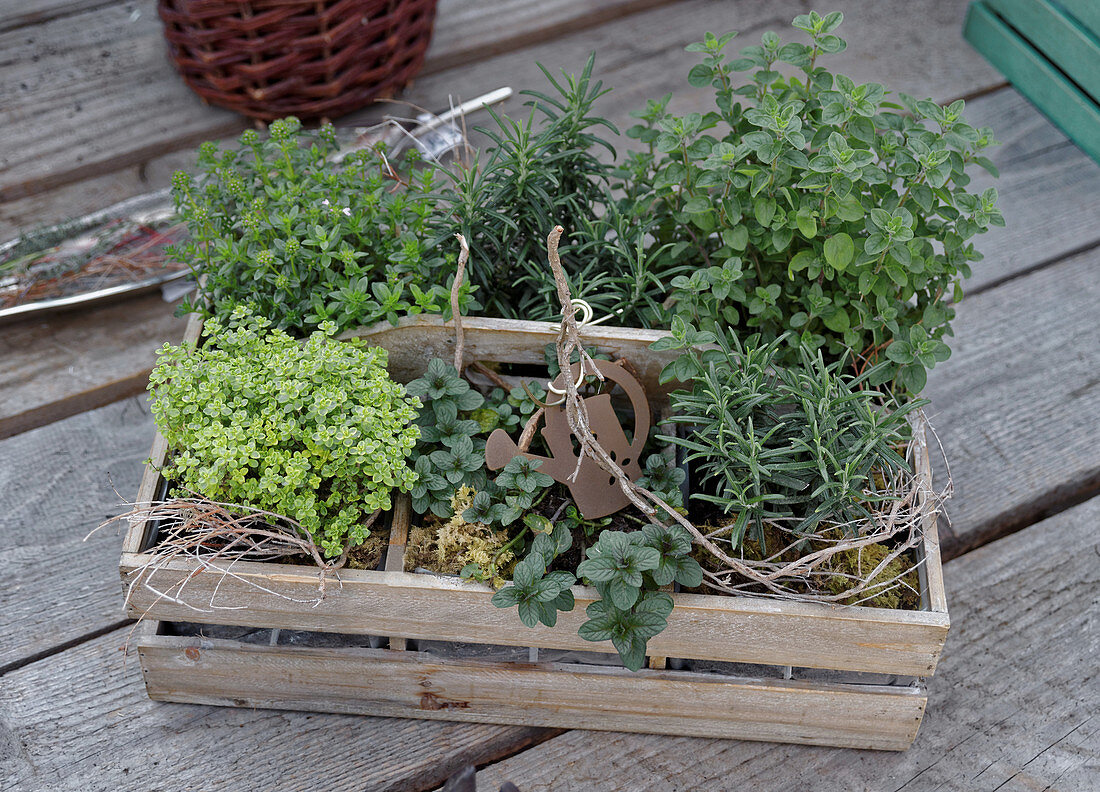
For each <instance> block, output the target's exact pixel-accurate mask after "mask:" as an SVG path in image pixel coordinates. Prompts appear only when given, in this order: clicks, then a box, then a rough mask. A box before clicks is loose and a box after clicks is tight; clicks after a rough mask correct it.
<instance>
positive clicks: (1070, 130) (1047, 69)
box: [963, 0, 1100, 161]
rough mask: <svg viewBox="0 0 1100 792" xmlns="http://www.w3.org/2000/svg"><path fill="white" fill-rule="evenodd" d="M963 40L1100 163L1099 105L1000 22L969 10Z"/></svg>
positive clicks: (984, 11)
mask: <svg viewBox="0 0 1100 792" xmlns="http://www.w3.org/2000/svg"><path fill="white" fill-rule="evenodd" d="M963 35H964V36H965V38H966V39H967V41H969V42H970V43H971V44H973V45H974V47H975V48H976V49H977V50H978V51H979V52H981V53H982V54H983V55H985V57H986V58H987V59H988V60H989V61H990V63H992V64H993V65H994V66H996V67H997V68H998V69H1000V70H1001V72H1002V73H1003V74H1004V75H1005V76H1006V77H1007V78H1008V79H1009V80H1010V81H1011V82H1012V83H1013V84H1014V85H1015V86H1016V87H1017V88H1018V89H1019V90H1020V93H1022V94H1024V96H1026V97H1027V98H1028V99H1030V100H1031V101H1032V102H1034V103H1035V105H1036V106H1037V107H1038V108H1039V109H1040V110H1042V111H1043V112H1044V113H1046V115H1047V116H1048V117H1049V118H1050V119H1051V121H1053V122H1054V123H1055V124H1056V125H1057V126H1058V127H1060V128H1061V129H1062V131H1063V132H1065V133H1066V135H1068V136H1069V137H1070V139H1072V140H1073V141H1074V142H1075V143H1076V144H1077V145H1078V146H1080V147H1081V149H1082V150H1083V151H1084V152H1085V153H1087V154H1088V155H1089V156H1091V157H1092V158H1093V159H1095V160H1097V161H1100V106H1097V104H1096V103H1095V102H1093V101H1092V100H1091V99H1090V98H1089V96H1088V95H1087V94H1086V93H1084V92H1083V91H1082V90H1081V89H1080V88H1078V87H1077V86H1076V85H1074V84H1073V83H1072V82H1071V81H1070V80H1068V79H1067V78H1066V77H1065V75H1063V74H1062V73H1061V72H1060V71H1059V70H1058V69H1057V67H1055V66H1054V65H1052V64H1051V63H1050V61H1048V60H1047V59H1046V58H1045V57H1044V56H1043V54H1042V53H1040V52H1038V51H1037V50H1036V49H1035V48H1034V47H1033V46H1032V45H1031V44H1029V43H1028V42H1027V41H1025V40H1024V39H1023V38H1021V37H1020V36H1019V35H1018V34H1017V33H1016V32H1015V31H1014V30H1013V29H1012V28H1011V27H1010V26H1009V25H1008V24H1006V23H1005V22H1004V21H1003V20H1002V19H1000V18H999V17H998V16H997V15H996V14H995V13H994V12H993V11H992V10H991V8H990V6H989V4H988V2H986V1H985V0H976V2H974V3H972V4H971V5H970V9H969V11H968V13H967V16H966V26H965V28H964V31H963Z"/></svg>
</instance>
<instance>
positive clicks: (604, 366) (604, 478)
mask: <svg viewBox="0 0 1100 792" xmlns="http://www.w3.org/2000/svg"><path fill="white" fill-rule="evenodd" d="M576 302H581V301H579V300H578V301H576ZM584 307H587V305H585V306H584ZM590 312H591V309H590V308H589V309H588V312H586V313H589V315H590ZM593 364H595V366H596V369H597V371H598V372H599V373H600V374H601V375H602V377H603V379H605V380H609V381H611V382H613V383H615V384H616V385H618V386H619V387H621V388H622V389H623V391H624V392H625V393H626V395H627V397H628V398H629V399H630V406H631V408H632V409H633V410H634V432H633V437H632V439H631V440H627V436H626V432H625V431H624V429H623V426H622V423H621V422H620V421H619V417H618V416H617V415H616V414H615V410H614V408H613V407H612V405H611V394H610V393H600V394H597V395H596V396H589V397H586V398H585V399H584V400H583V401H584V406H585V408H586V409H587V411H588V428H589V429H590V431H591V432H592V434H593V435H594V436H595V438H596V440H597V441H598V442H599V444H600V446H601V447H602V448H603V449H604V450H605V451H607V453H608V454H609V455H610V456H611V458H612V459H614V460H615V462H616V463H617V464H618V465H619V467H621V468H622V469H623V472H624V473H625V474H626V476H627V478H629V479H630V480H631V481H636V480H637V479H638V478H639V477H640V476H641V475H642V466H641V454H642V448H643V447H644V446H645V442H646V439H647V438H648V436H649V423H650V412H649V400H648V399H647V398H646V395H645V389H644V388H643V387H642V384H641V383H640V382H638V380H637V379H635V378H634V377H633V376H631V374H630V373H629V372H628V371H627V370H626V369H625V368H623V367H622V366H621V365H618V364H616V363H612V362H609V361H606V360H594V361H590V362H589V363H588V364H587V367H588V368H590V367H591V366H592V365H593ZM588 373H594V372H589V371H584V370H582V364H581V363H574V364H573V365H572V366H570V367H569V371H568V372H562V373H561V374H559V375H558V377H557V379H555V380H554V381H553V382H551V383H549V384H548V390H549V391H550V393H557V394H564V393H565V387H564V386H565V377H566V376H569V377H573V378H574V382H577V385H578V387H579V386H580V385H581V383H582V382H583V379H584V376H585V375H586V374H588ZM562 402H564V397H563V398H562V401H561V402H558V403H556V404H552V405H548V406H545V407H543V416H544V419H545V425H544V426H543V427H542V429H541V433H542V436H543V438H544V439H545V440H546V446H547V448H549V449H550V456H548V457H545V456H539V455H538V454H529V453H526V451H525V450H523V449H521V448H520V447H519V446H518V445H517V444H516V443H515V441H514V440H512V438H511V437H509V436H508V433H507V432H505V431H504V430H503V429H497V430H495V431H494V432H493V433H492V434H491V435H489V439H488V441H487V442H486V444H485V464H486V466H488V468H489V469H490V470H499V469H500V468H502V467H504V466H505V465H507V464H508V462H509V461H511V459H512V458H513V457H516V456H523V457H526V458H527V459H534V460H538V461H540V462H542V464H541V465H540V466H539V472H540V473H545V474H547V475H548V476H550V477H551V478H553V479H554V481H557V482H560V483H562V484H564V485H565V486H566V487H568V488H569V494H570V495H572V496H573V500H574V502H575V503H576V504H577V509H578V511H580V513H581V515H582V516H583V517H584V518H585V519H588V520H594V519H597V518H599V517H606V516H607V515H609V514H614V513H615V512H617V511H619V510H620V509H622V508H624V507H626V506H627V505H629V503H630V500H629V499H628V498H627V496H626V493H625V492H623V489H622V487H621V486H620V485H619V482H618V480H617V479H616V478H615V477H614V476H612V475H611V474H610V473H608V472H607V471H605V470H604V469H603V468H601V467H600V465H599V463H598V462H596V460H595V459H593V458H592V457H590V456H588V455H585V456H584V457H583V458H581V459H580V464H579V467H578V462H577V460H578V455H577V451H575V450H574V436H573V431H572V429H570V427H569V420H568V418H567V417H566V415H565V410H564V408H563V407H562V406H561V405H562Z"/></svg>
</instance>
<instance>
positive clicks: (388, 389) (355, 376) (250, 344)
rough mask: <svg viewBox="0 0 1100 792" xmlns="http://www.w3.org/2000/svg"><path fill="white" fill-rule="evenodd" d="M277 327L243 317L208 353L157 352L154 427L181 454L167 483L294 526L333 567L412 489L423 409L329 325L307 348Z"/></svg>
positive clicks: (378, 355)
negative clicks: (397, 496) (376, 517)
mask: <svg viewBox="0 0 1100 792" xmlns="http://www.w3.org/2000/svg"><path fill="white" fill-rule="evenodd" d="M270 325H271V323H270V321H269V320H267V319H265V318H262V317H256V316H252V315H250V314H248V312H247V310H246V309H244V308H241V307H239V308H237V309H236V310H235V311H233V313H232V314H230V316H229V317H228V318H227V320H226V321H225V322H224V323H223V322H222V321H221V320H218V319H210V320H208V321H207V322H206V324H205V328H204V329H205V333H206V340H205V343H204V344H203V345H202V346H201V347H199V348H196V347H195V345H194V344H184V345H180V346H171V345H167V344H166V345H165V346H164V347H163V348H162V349H161V350H159V351H158V355H159V360H158V362H157V365H156V368H155V369H154V370H153V373H152V376H151V377H150V381H149V390H150V391H151V392H152V394H153V407H152V409H153V418H154V419H155V421H156V424H157V428H158V429H159V430H160V432H161V434H163V435H164V438H165V439H166V440H167V441H168V445H169V447H170V448H172V449H174V450H175V452H176V453H175V455H174V456H173V457H172V460H171V463H170V464H169V465H168V466H167V467H166V468H165V469H164V471H163V472H164V475H165V478H167V479H168V480H169V481H170V482H174V483H176V485H177V486H178V487H182V488H184V489H186V490H190V491H192V492H195V493H199V494H201V495H203V496H205V497H207V498H210V499H211V500H216V501H221V502H225V503H231V504H238V505H241V506H248V507H252V508H256V509H262V510H265V511H269V512H273V513H275V514H282V515H285V516H287V517H291V518H292V519H294V520H296V521H297V522H298V523H299V524H300V525H301V526H302V527H303V528H304V529H305V530H306V531H308V532H309V535H310V538H311V539H312V541H313V542H314V543H315V544H317V545H319V546H320V547H321V548H322V550H323V553H324V555H325V556H327V557H329V558H331V557H335V556H338V555H340V554H341V553H342V552H343V551H344V550H345V548H347V547H349V546H355V545H358V544H361V543H362V542H363V541H364V540H365V539H366V538H367V536H368V535H369V531H368V530H367V529H366V528H365V523H366V521H367V518H368V517H369V516H370V515H371V514H372V513H373V512H375V511H376V510H379V509H382V510H385V509H389V508H390V507H391V505H392V499H391V492H392V491H393V490H394V489H396V490H398V491H400V492H408V491H409V490H410V489H411V488H412V487H413V486H414V484H415V483H416V474H415V473H414V471H413V470H412V468H411V467H410V466H409V465H408V462H407V459H408V457H409V456H410V454H411V453H412V450H413V446H414V445H415V443H416V439H417V428H416V427H415V426H414V425H413V424H412V421H413V419H414V418H415V417H416V409H417V401H416V399H414V398H411V397H410V396H409V395H407V393H406V391H405V389H404V388H403V387H402V386H401V385H399V384H397V383H396V382H394V381H393V380H391V379H390V378H389V376H388V375H387V374H386V363H387V355H386V352H385V350H382V349H378V348H368V347H366V346H365V345H363V344H362V343H361V342H358V341H354V342H347V343H342V342H338V341H336V340H335V339H334V338H333V337H332V336H333V334H334V333H335V332H336V327H335V325H333V324H332V323H331V322H328V323H325V325H324V327H323V328H322V330H320V331H317V332H315V333H313V334H311V335H310V336H309V338H308V339H306V341H305V343H304V344H303V343H299V342H298V341H296V340H295V339H293V338H292V337H291V336H289V335H287V334H286V333H285V332H282V331H280V330H274V329H272V328H271V326H270Z"/></svg>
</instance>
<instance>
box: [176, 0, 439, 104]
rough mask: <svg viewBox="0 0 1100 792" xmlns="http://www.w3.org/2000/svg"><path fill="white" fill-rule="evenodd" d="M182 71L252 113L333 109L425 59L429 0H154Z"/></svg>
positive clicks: (219, 98) (383, 91)
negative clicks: (158, 6) (156, 0)
mask: <svg viewBox="0 0 1100 792" xmlns="http://www.w3.org/2000/svg"><path fill="white" fill-rule="evenodd" d="M159 5H160V16H161V19H162V20H164V26H165V32H164V34H165V38H167V40H168V46H169V50H170V53H171V57H172V59H173V61H174V62H175V64H176V68H177V69H178V70H179V72H180V74H182V75H183V79H184V80H185V81H186V82H187V84H188V85H189V86H191V88H192V89H193V90H194V91H195V92H196V93H198V94H199V96H201V97H202V98H203V99H204V100H206V101H207V102H210V103H211V104H215V105H220V106H221V107H227V108H229V109H231V110H236V111H237V112H240V113H244V114H245V115H248V116H251V117H253V118H260V119H264V120H271V119H275V118H281V117H283V116H287V115H296V116H298V117H299V118H302V119H316V118H321V117H336V116H339V115H342V114H344V113H347V112H350V111H352V110H355V109H357V108H359V107H362V106H363V105H365V104H367V103H368V102H369V101H371V100H372V99H375V98H377V97H381V96H390V95H392V94H393V93H394V92H396V91H397V90H399V89H400V88H402V87H404V86H405V85H406V84H407V83H408V82H409V80H410V79H412V77H413V75H414V74H416V72H417V71H418V70H419V69H420V67H421V66H422V65H423V63H424V54H425V52H426V51H427V49H428V42H429V41H430V40H431V35H432V23H433V22H434V20H435V6H436V0H313V2H307V0H160V2H159Z"/></svg>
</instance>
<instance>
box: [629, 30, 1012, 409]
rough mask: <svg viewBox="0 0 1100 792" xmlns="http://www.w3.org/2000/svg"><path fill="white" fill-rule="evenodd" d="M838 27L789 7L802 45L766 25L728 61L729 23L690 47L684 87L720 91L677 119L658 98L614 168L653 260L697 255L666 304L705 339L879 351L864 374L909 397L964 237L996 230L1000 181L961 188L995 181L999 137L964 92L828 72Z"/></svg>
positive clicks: (957, 277) (860, 354) (930, 353)
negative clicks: (921, 95) (972, 111)
mask: <svg viewBox="0 0 1100 792" xmlns="http://www.w3.org/2000/svg"><path fill="white" fill-rule="evenodd" d="M842 20H843V15H842V14H840V13H832V14H828V15H826V16H824V17H823V16H820V15H818V14H816V13H812V12H811V13H809V14H803V15H800V16H798V17H796V18H795V20H794V27H795V28H796V29H797V30H798V31H800V32H802V33H804V34H805V35H806V36H807V37H808V39H809V41H808V42H807V43H802V42H794V41H791V42H786V43H784V42H783V41H781V39H780V38H779V36H777V35H776V34H775V33H770V32H769V33H765V34H764V35H763V37H762V39H761V41H760V44H759V45H754V46H749V47H746V48H744V49H742V50H741V51H740V54H739V55H737V56H731V54H730V49H731V42H732V41H733V40H734V38H735V36H736V35H737V34H736V33H726V34H724V35H721V36H717V35H715V34H712V33H708V34H707V35H706V36H705V37H704V39H703V40H702V41H700V42H696V43H694V44H691V45H689V46H688V50H689V51H692V52H696V53H698V54H699V55H700V56H701V58H702V62H701V63H699V64H698V65H696V66H695V67H693V68H692V69H691V72H690V73H689V75H688V82H689V83H690V84H691V85H693V86H695V87H710V88H712V89H713V91H714V107H713V109H711V110H709V111H707V112H693V113H688V114H686V115H675V114H673V113H672V112H670V111H669V109H668V104H669V100H670V98H671V97H670V96H666V97H664V98H663V99H661V100H659V101H651V102H650V103H649V104H648V106H647V108H646V109H645V110H644V111H642V112H640V113H638V114H637V116H638V118H639V119H640V121H641V122H642V123H640V124H638V125H636V126H634V127H632V128H631V129H629V130H628V131H627V133H626V134H627V135H628V136H629V137H632V138H636V139H638V140H640V141H641V142H642V143H643V144H645V146H646V150H645V151H643V152H640V153H635V154H633V155H630V156H629V157H628V159H627V160H626V161H625V163H624V165H623V167H622V169H621V173H622V174H623V176H624V180H625V181H626V182H627V184H628V187H627V188H626V189H627V190H628V192H629V194H630V195H631V196H632V200H634V201H636V202H639V203H640V204H641V205H643V206H644V207H645V210H646V212H647V213H648V214H649V216H650V217H651V225H650V227H649V233H650V238H651V240H652V242H651V243H650V244H649V246H648V248H647V252H648V254H649V255H651V256H652V257H654V258H655V259H657V262H656V263H655V264H654V265H653V268H654V269H655V270H657V271H674V270H675V268H676V267H677V266H678V265H684V264H688V265H691V268H692V271H691V272H688V273H683V274H679V275H676V276H675V277H673V278H672V279H671V281H670V284H669V285H670V294H669V300H668V303H667V304H668V305H669V307H670V309H671V310H672V312H673V313H675V314H676V315H678V316H680V317H681V318H682V319H684V320H686V321H688V322H691V323H692V324H694V325H695V326H697V327H699V328H701V329H702V330H706V331H713V330H716V329H719V328H724V327H727V326H728V327H732V328H735V329H736V330H737V331H738V332H740V333H742V334H750V333H759V334H760V335H761V336H762V337H763V339H764V340H765V342H770V341H772V340H774V339H776V338H779V337H781V336H784V337H785V338H784V341H783V344H782V349H781V350H779V352H778V353H777V354H778V359H779V361H780V362H782V363H791V364H794V363H797V362H798V360H799V354H800V353H799V351H798V350H799V349H800V348H802V349H807V350H810V351H811V352H812V351H813V350H817V349H820V350H822V352H823V353H824V354H825V355H826V357H827V359H828V360H830V361H832V360H837V359H839V358H840V357H842V356H845V355H848V357H849V359H850V360H852V361H855V362H859V361H868V362H871V363H877V362H880V361H884V362H885V365H882V366H880V367H877V368H876V369H875V371H874V374H873V377H872V378H871V379H870V384H872V385H877V384H883V383H892V386H893V388H894V389H895V390H896V391H897V392H899V393H900V392H910V393H916V392H919V391H920V390H921V389H922V388H923V387H924V384H925V380H926V370H927V369H929V368H931V367H932V366H934V365H935V364H936V363H937V362H941V361H943V360H945V359H946V358H947V356H948V355H949V354H950V350H949V348H948V347H947V344H946V342H945V338H946V337H947V336H949V335H950V334H951V324H950V322H951V319H952V318H953V317H954V309H953V307H952V305H951V303H950V302H949V299H950V298H954V299H955V300H957V299H959V298H960V297H961V296H962V287H961V279H962V278H965V277H968V276H969V275H970V265H971V263H972V262H974V261H977V260H979V259H981V254H980V253H979V252H978V251H977V250H976V248H975V247H974V244H973V242H972V238H973V237H974V236H975V235H976V234H979V233H981V232H983V231H985V230H986V229H987V228H988V227H990V226H993V225H1003V224H1004V220H1003V218H1002V216H1001V213H1000V211H999V210H998V209H997V194H996V191H995V190H993V189H992V188H990V189H987V190H985V191H983V192H981V193H980V194H978V193H972V192H970V191H969V190H968V186H969V184H970V177H969V176H968V169H969V168H970V167H971V166H978V167H981V168H984V169H986V170H987V171H990V172H991V173H993V174H994V175H996V169H995V168H994V167H993V165H992V163H991V162H990V161H989V160H988V159H987V158H986V157H985V156H984V154H983V151H984V150H985V149H986V148H987V147H988V146H990V145H992V144H993V143H994V140H993V137H992V133H991V131H990V130H989V129H986V128H982V129H976V128H974V127H972V126H970V125H969V124H967V123H966V121H965V120H964V119H963V109H964V106H963V102H962V101H961V100H959V101H956V102H953V103H951V104H950V105H948V106H946V107H943V106H940V105H938V104H936V103H935V102H933V101H931V100H918V99H914V98H913V97H911V96H908V95H906V94H898V95H897V98H896V101H895V100H893V99H892V98H888V97H889V94H888V92H887V89H886V87H885V86H883V85H880V84H878V83H873V82H872V83H864V84H857V83H855V82H854V81H853V80H851V79H849V78H848V77H846V76H844V75H842V74H835V73H833V72H830V71H829V70H828V69H827V68H826V67H825V66H823V65H822V61H823V60H825V59H826V58H827V56H828V55H829V54H831V53H835V52H839V51H841V50H843V49H844V48H845V46H846V45H845V42H844V40H843V39H841V38H839V37H838V36H837V35H836V30H837V28H838V26H839V25H840V24H841V21H842ZM791 71H793V72H794V74H793V75H792V76H785V73H787V72H791ZM745 73H747V79H746V78H744V77H742V74H745ZM666 321H667V320H666ZM789 330H794V331H795V332H794V333H790V334H788V331H789Z"/></svg>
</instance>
